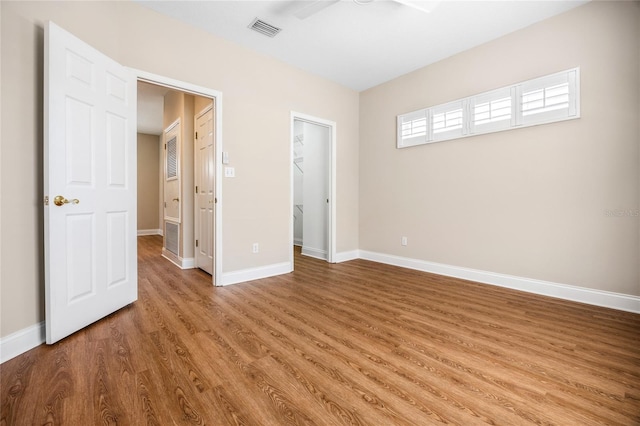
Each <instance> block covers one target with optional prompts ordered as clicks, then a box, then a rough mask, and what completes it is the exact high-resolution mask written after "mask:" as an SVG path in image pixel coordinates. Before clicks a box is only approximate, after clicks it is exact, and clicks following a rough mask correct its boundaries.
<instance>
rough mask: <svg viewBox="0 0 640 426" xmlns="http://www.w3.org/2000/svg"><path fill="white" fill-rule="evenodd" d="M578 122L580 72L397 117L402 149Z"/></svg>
mask: <svg viewBox="0 0 640 426" xmlns="http://www.w3.org/2000/svg"><path fill="white" fill-rule="evenodd" d="M579 117H580V69H579V68H573V69H570V70H567V71H562V72H559V73H555V74H551V75H547V76H545V77H541V78H536V79H533V80H529V81H525V82H522V83H519V84H514V85H512V86H507V87H502V88H500V89H496V90H492V91H490V92H485V93H481V94H478V95H474V96H470V97H467V98H464V99H460V100H457V101H453V102H448V103H446V104H441V105H435V106H432V107H429V108H425V109H421V110H419V111H414V112H410V113H407V114H401V115H399V116H398V117H397V123H398V129H397V146H398V148H405V147H409V146H415V145H422V144H426V143H430V142H439V141H444V140H449V139H456V138H461V137H466V136H472V135H476V134H484V133H491V132H498V131H503V130H509V129H515V128H520V127H527V126H533V125H537V124H546V123H553V122H556V121H562V120H571V119H574V118H579Z"/></svg>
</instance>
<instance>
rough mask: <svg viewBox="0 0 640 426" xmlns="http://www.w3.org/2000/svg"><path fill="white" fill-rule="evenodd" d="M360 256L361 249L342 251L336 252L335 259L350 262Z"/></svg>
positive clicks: (335, 260) (339, 261) (337, 261)
mask: <svg viewBox="0 0 640 426" xmlns="http://www.w3.org/2000/svg"><path fill="white" fill-rule="evenodd" d="M359 258H360V250H351V251H342V252H340V253H336V255H335V257H334V258H333V261H334V262H335V263H341V262H348V261H350V260H356V259H359Z"/></svg>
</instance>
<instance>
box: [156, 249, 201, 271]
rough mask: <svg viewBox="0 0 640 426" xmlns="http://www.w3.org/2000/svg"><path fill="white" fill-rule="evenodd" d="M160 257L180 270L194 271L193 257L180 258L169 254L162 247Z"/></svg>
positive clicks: (194, 260)
mask: <svg viewBox="0 0 640 426" xmlns="http://www.w3.org/2000/svg"><path fill="white" fill-rule="evenodd" d="M162 257H164V258H165V259H167V260H168V261H169V262H171V263H173V264H174V265H176V266H177V267H178V268H180V269H194V268H195V267H196V259H195V258H193V257H185V258H182V257H180V256H177V255H175V254H173V253H171V252H170V251H169V250H167V249H166V248H164V247H162Z"/></svg>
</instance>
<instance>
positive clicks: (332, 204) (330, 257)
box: [289, 111, 337, 270]
mask: <svg viewBox="0 0 640 426" xmlns="http://www.w3.org/2000/svg"><path fill="white" fill-rule="evenodd" d="M296 120H301V121H306V122H308V123H312V124H317V125H320V126H325V127H328V128H329V129H331V144H330V147H329V157H330V159H329V179H330V183H329V188H330V194H329V235H328V236H327V237H328V241H329V247H328V248H329V251H328V252H327V256H326V259H325V260H326V261H327V262H329V263H334V262H335V260H334V258H335V256H336V211H337V210H336V137H337V131H336V126H337V124H336V122H335V121H330V120H325V119H324V118H318V117H314V116H312V115H307V114H302V113H299V112H295V111H291V122H290V126H291V129H290V137H291V140H290V142H289V145H290V146H289V184H290V188H289V247H291V250H290V251H289V263H290V264H291V265H292V266H293V246H294V240H293V167H294V166H293V144H294V141H295V137H296V135H295V121H296ZM292 270H293V269H292Z"/></svg>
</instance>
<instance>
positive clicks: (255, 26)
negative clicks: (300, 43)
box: [249, 18, 282, 37]
mask: <svg viewBox="0 0 640 426" xmlns="http://www.w3.org/2000/svg"><path fill="white" fill-rule="evenodd" d="M249 28H251V29H252V30H254V31H257V32H259V33H260V34H264V35H266V36H268V37H275V35H276V34H278V33H279V32H280V31H282V28H278V27H274V26H273V25H271V24H267V23H266V22H264V21H262V20H260V19H258V18H256V19H254V20H253V22H252V23H251V25H249Z"/></svg>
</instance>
